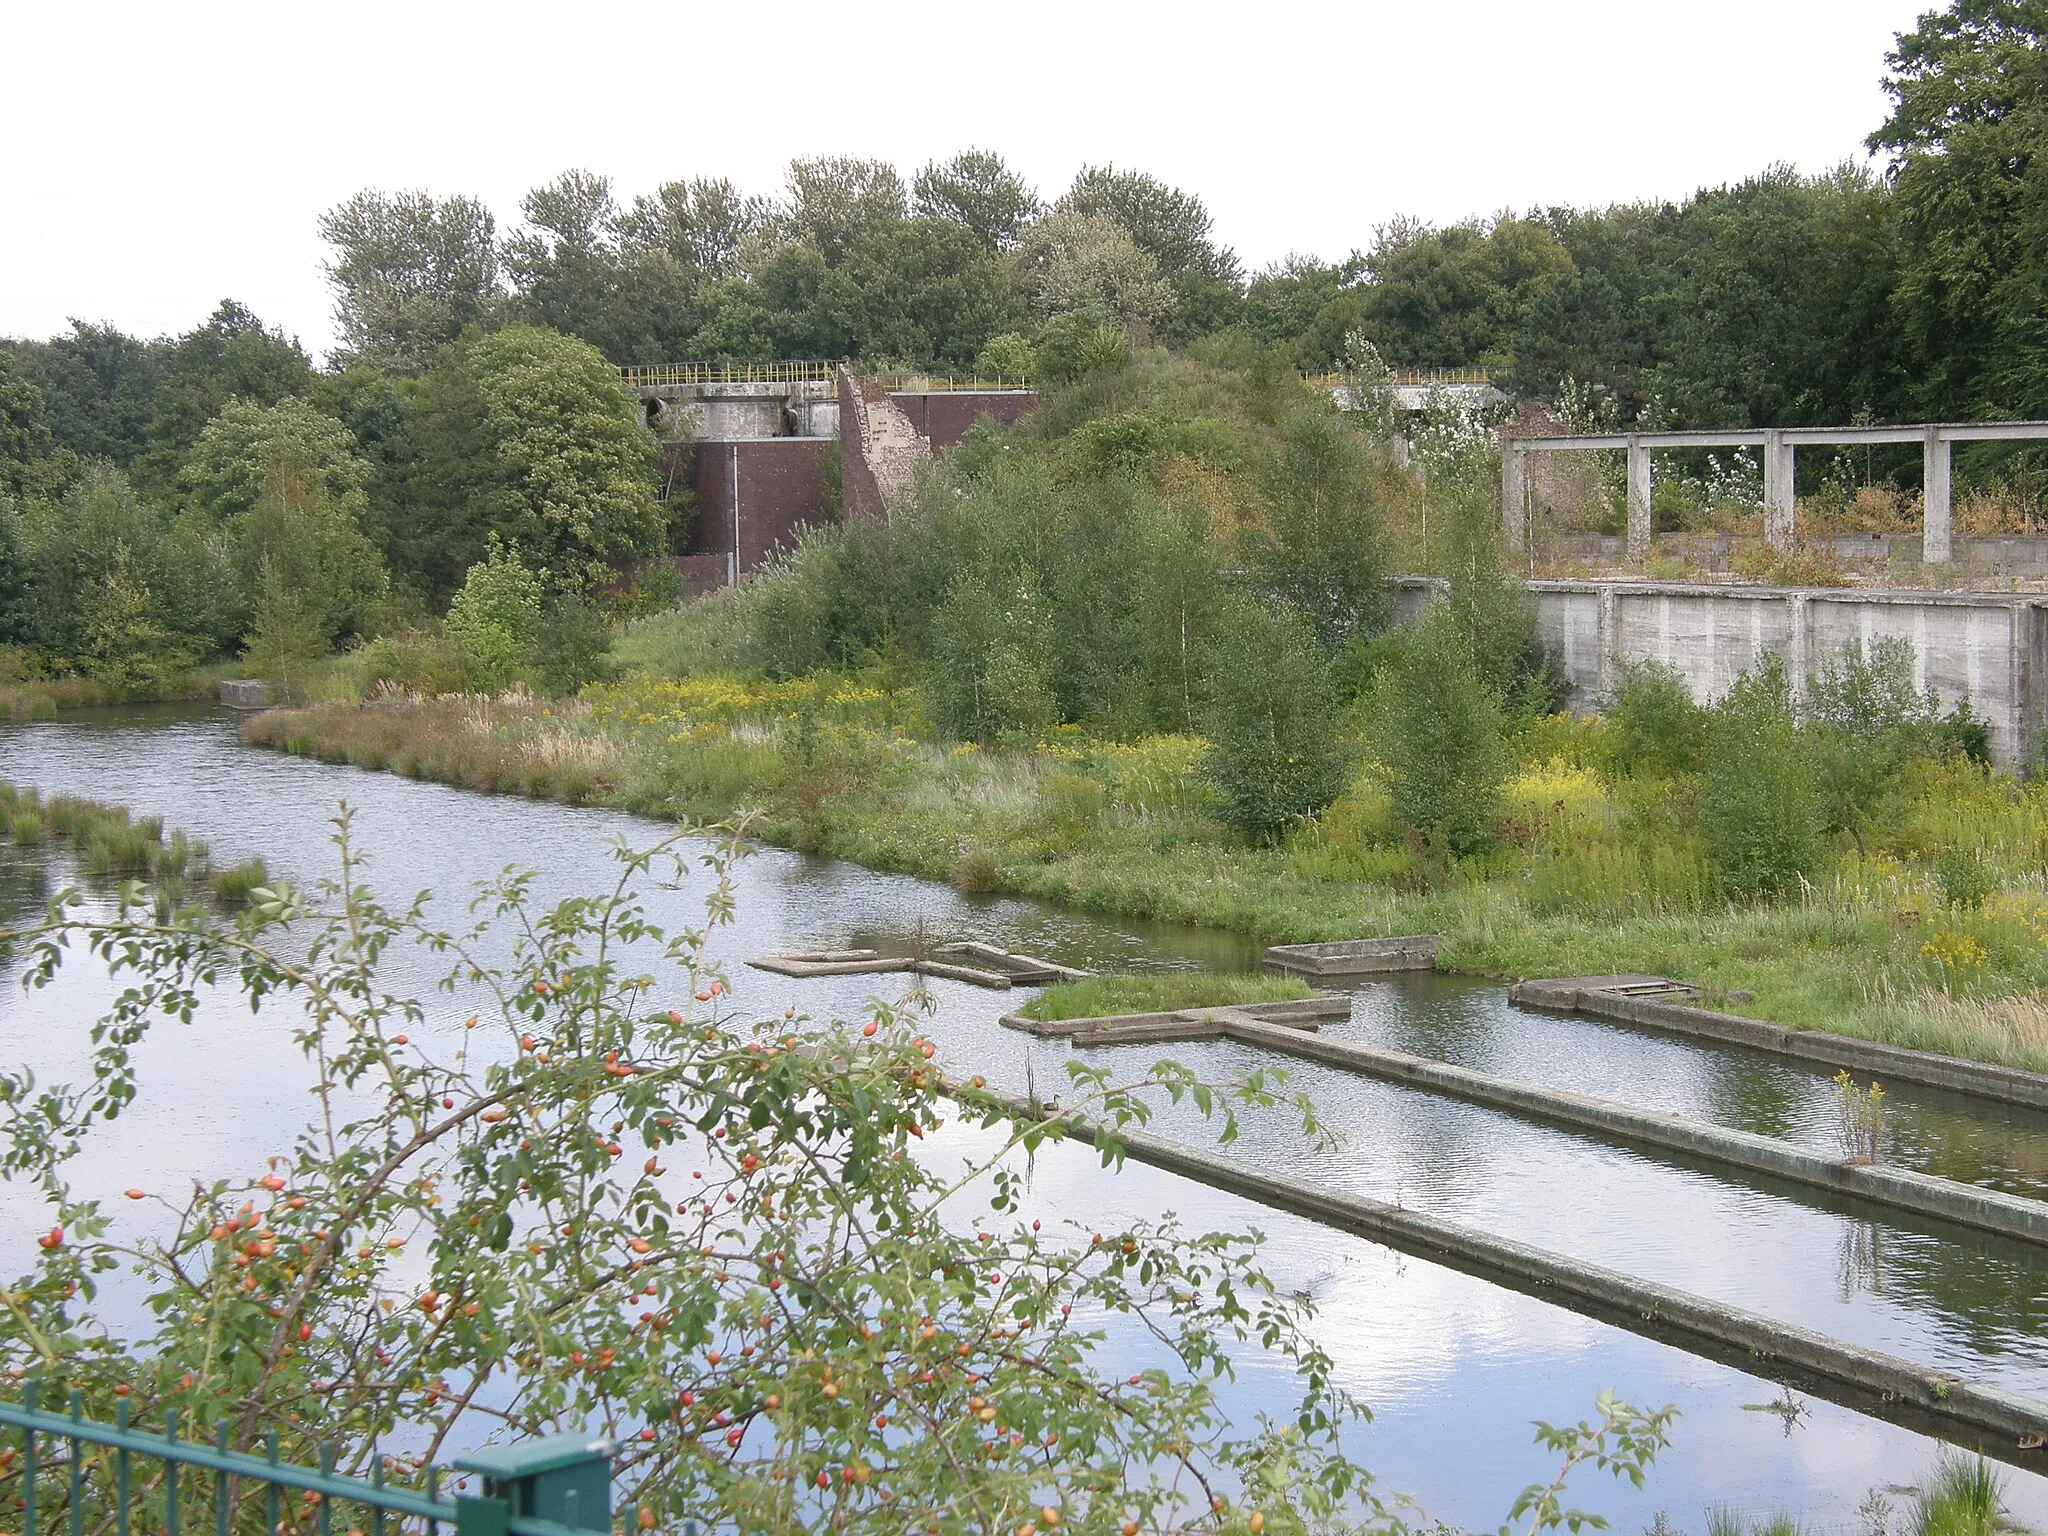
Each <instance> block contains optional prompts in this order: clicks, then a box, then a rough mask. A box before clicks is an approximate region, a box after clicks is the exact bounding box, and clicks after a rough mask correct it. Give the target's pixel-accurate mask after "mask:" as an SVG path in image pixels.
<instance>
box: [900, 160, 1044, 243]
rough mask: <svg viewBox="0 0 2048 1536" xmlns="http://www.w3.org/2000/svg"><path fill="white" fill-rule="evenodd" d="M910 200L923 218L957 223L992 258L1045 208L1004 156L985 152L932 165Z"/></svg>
mask: <svg viewBox="0 0 2048 1536" xmlns="http://www.w3.org/2000/svg"><path fill="white" fill-rule="evenodd" d="M911 198H912V206H913V207H914V208H915V209H916V211H917V213H918V214H919V215H920V216H921V217H923V218H926V219H943V220H946V221H947V222H949V223H953V224H958V225H959V226H960V227H961V228H963V229H965V230H966V231H967V232H968V233H969V234H971V235H973V236H974V238H975V239H976V240H978V241H980V242H981V245H982V248H983V249H984V250H986V251H988V252H990V253H991V254H995V253H997V252H1001V251H1007V250H1009V249H1010V247H1011V246H1013V245H1015V244H1016V243H1017V236H1018V232H1019V231H1020V230H1022V229H1023V227H1024V226H1025V225H1026V224H1027V223H1029V222H1030V221H1031V220H1032V219H1034V218H1036V217H1037V216H1038V214H1039V212H1040V210H1041V208H1042V206H1043V205H1042V204H1040V202H1039V200H1038V194H1037V193H1036V192H1035V191H1033V190H1032V188H1031V186H1030V184H1029V183H1028V182H1026V181H1025V180H1024V178H1023V177H1021V176H1019V175H1018V174H1017V173H1016V172H1015V171H1013V170H1011V169H1010V167H1009V166H1008V165H1006V164H1005V163H1004V162H1003V157H1002V156H1001V155H998V154H994V153H992V152H991V151H989V150H985V149H969V150H963V151H961V153H959V154H957V155H955V156H954V157H953V158H952V159H950V160H948V161H946V162H945V163H944V164H941V163H939V162H938V161H936V160H934V161H931V162H930V163H929V164H927V165H926V166H925V168H924V169H923V170H921V171H919V172H918V173H917V179H916V181H915V182H914V183H912V187H911Z"/></svg>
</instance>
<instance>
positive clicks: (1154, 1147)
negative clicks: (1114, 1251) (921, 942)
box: [948, 1085, 2048, 1467]
mask: <svg viewBox="0 0 2048 1536" xmlns="http://www.w3.org/2000/svg"><path fill="white" fill-rule="evenodd" d="M948 1091H949V1092H955V1093H957V1092H958V1088H957V1085H953V1086H949V1089H948ZM983 1097H987V1098H996V1099H997V1102H999V1103H1001V1104H1002V1105H1003V1106H1004V1107H1005V1108H1006V1109H1008V1110H1009V1111H1010V1112H1012V1113H1023V1114H1031V1115H1038V1116H1043V1115H1044V1114H1045V1111H1044V1110H1042V1109H1040V1108H1038V1107H1036V1106H1031V1105H1027V1104H1025V1103H1024V1102H1023V1101H1021V1100H1012V1099H1007V1098H1000V1097H998V1096H995V1095H983ZM1058 1118H1060V1119H1061V1121H1062V1124H1063V1126H1064V1128H1065V1130H1066V1133H1067V1134H1068V1135H1070V1136H1072V1137H1074V1138H1075V1139H1076V1140H1078V1141H1084V1142H1088V1143H1091V1144H1093V1143H1095V1142H1096V1140H1097V1137H1098V1135H1099V1134H1101V1133H1100V1132H1099V1130H1098V1128H1097V1127H1096V1126H1094V1125H1092V1124H1091V1123H1089V1122H1088V1121H1086V1120H1085V1119H1082V1118H1080V1117H1078V1116H1073V1115H1064V1116H1059V1117H1058ZM1114 1140H1115V1142H1116V1143H1117V1144H1118V1145H1119V1146H1121V1148H1122V1149H1123V1152H1124V1155H1125V1156H1127V1157H1129V1158H1133V1159H1135V1160H1136V1161H1138V1162H1141V1163H1145V1164H1147V1165H1148V1166H1151V1167H1154V1168H1161V1169H1164V1170H1166V1171H1167V1172H1169V1173H1176V1174H1179V1175H1181V1176H1182V1177H1183V1178H1190V1179H1193V1180H1195V1181H1196V1182H1197V1183H1200V1184H1206V1185H1208V1186H1209V1187H1210V1188H1212V1189H1220V1190H1223V1191H1225V1192H1226V1193H1229V1194H1233V1195H1238V1196H1240V1197H1242V1198H1244V1199H1247V1200H1253V1201H1256V1202H1257V1203H1259V1204H1261V1205H1266V1206H1270V1207H1272V1208H1273V1209H1275V1210H1282V1211H1288V1212H1291V1213H1292V1214H1294V1215H1297V1216H1302V1217H1305V1218H1307V1219H1308V1220H1310V1221H1315V1222H1320V1223H1321V1224H1323V1225H1325V1226H1329V1227H1334V1228H1336V1229H1338V1230H1339V1231H1344V1232H1350V1233H1353V1234H1355V1235H1357V1236H1359V1237H1364V1238H1368V1239H1370V1240H1372V1241H1374V1242H1378V1243H1384V1244H1385V1245H1386V1246H1388V1247H1390V1248H1394V1249H1397V1250H1399V1251H1400V1252H1402V1253H1408V1254H1413V1255H1415V1256H1416V1257H1418V1258H1424V1259H1429V1260H1431V1261H1432V1262H1434V1263H1439V1264H1443V1265H1445V1266H1446V1267H1448V1268H1452V1269H1458V1270H1462V1271H1464V1272H1465V1273H1468V1274H1474V1275H1478V1276H1479V1277H1481V1278H1482V1279H1486V1280H1490V1281H1492V1282H1494V1283H1495V1284H1499V1285H1505V1286H1507V1287H1509V1288H1510V1289H1513V1290H1518V1291H1521V1292H1523V1293H1525V1294H1527V1295H1531V1296H1535V1297H1538V1298H1540V1299H1542V1300H1544V1301H1548V1302H1552V1303H1554V1304H1557V1305H1560V1306H1565V1307H1568V1308H1571V1309H1572V1310H1574V1311H1579V1312H1582V1313H1584V1314H1585V1315H1587V1316H1591V1317H1596V1318H1599V1319H1600V1320H1601V1321H1603V1322H1609V1323H1613V1324H1615V1325H1616V1326H1618V1327H1622V1328H1626V1329H1628V1330H1630V1331H1631V1332H1635V1333H1641V1334H1645V1335H1647V1336H1649V1337H1652V1338H1657V1339H1662V1340H1664V1341H1666V1342H1670V1343H1673V1344H1677V1345H1678V1346H1680V1347H1682V1348H1685V1349H1687V1350H1690V1351H1692V1352H1694V1353H1697V1354H1701V1355H1704V1356H1706V1357H1707V1358H1709V1359H1715V1360H1720V1361H1723V1362H1725V1363H1727V1364H1730V1365H1733V1366H1735V1367H1736V1368H1737V1369H1740V1370H1744V1371H1747V1372H1749V1373H1750V1374H1752V1375H1760V1376H1763V1377H1765V1378H1766V1379H1770V1380H1784V1379H1786V1378H1787V1377H1788V1376H1796V1377H1798V1378H1799V1382H1798V1384H1799V1385H1801V1386H1803V1387H1805V1388H1806V1389H1807V1390H1810V1391H1814V1392H1815V1393H1816V1394H1817V1395H1821V1396H1825V1397H1827V1398H1828V1399H1829V1400H1830V1401H1834V1402H1839V1403H1842V1404H1843V1405H1844V1406H1846V1407H1849V1408H1853V1409H1855V1410H1856V1411H1858V1412H1861V1413H1870V1414H1873V1415H1876V1416H1879V1417H1884V1418H1897V1419H1900V1420H1901V1421H1903V1422H1906V1423H1909V1424H1914V1425H1916V1426H1917V1425H1932V1426H1936V1427H1938V1428H1941V1429H1946V1430H1948V1431H1949V1432H1950V1433H1951V1435H1952V1432H1953V1429H1954V1428H1955V1427H1956V1426H1959V1425H1966V1426H1968V1427H1970V1428H1972V1429H1975V1430H1978V1431H1980V1432H1982V1433H1985V1434H1987V1435H1990V1436H1993V1437H1996V1438H1995V1439H1994V1440H1993V1441H1992V1442H1991V1443H1989V1444H1986V1445H1985V1446H1984V1447H1983V1448H1984V1449H1985V1450H1986V1451H1987V1452H1988V1453H1990V1454H1993V1455H1997V1456H2000V1457H2002V1458H2003V1459H2005V1460H2008V1461H2014V1462H2015V1463H2016V1464H2018V1465H2021V1466H2029V1467H2032V1466H2038V1464H2039V1460H2040V1458H2039V1457H2038V1456H2037V1457H2034V1458H2032V1459H2029V1460H2022V1459H2020V1458H2019V1457H2018V1456H2017V1455H2016V1454H2015V1448H2016V1447H2017V1446H2018V1444H2019V1443H2020V1442H2021V1441H2023V1440H2038V1439H2040V1438H2048V1402H2043V1401H2041V1400H2039V1399H2036V1398H2032V1397H2028V1396H2025V1395H2023V1394H2021V1393H2017V1392H2008V1391H2004V1390H2002V1389H2000V1388H1997V1387H1989V1386H1979V1385H1976V1384H1974V1383H1971V1382H1968V1381H1965V1380H1963V1379H1961V1378H1960V1377H1957V1376H1955V1375H1953V1374H1951V1373H1949V1372H1945V1371H1938V1370H1934V1369H1932V1368H1930V1367H1927V1366H1923V1365H1918V1364H1915V1363H1914V1362H1913V1361H1910V1360H1904V1359H1901V1358H1899V1357H1898V1356H1896V1355H1888V1354H1884V1353H1882V1352H1880V1351H1878V1350H1873V1349H1864V1348H1862V1347H1860V1346H1858V1345H1855V1344H1849V1343H1845V1342H1843V1341H1842V1340H1840V1339H1835V1338H1830V1337H1828V1336H1827V1335H1826V1334H1822V1333H1817V1332H1815V1331H1813V1330H1812V1329H1808V1328H1800V1327H1796V1326H1794V1325H1793V1324H1790V1323H1782V1322H1779V1321H1777V1320H1776V1319H1774V1318H1768V1317H1763V1316H1761V1315H1759V1314H1757V1313H1754V1312H1748V1311H1744V1310H1743V1309H1741V1308H1739V1307H1731V1306H1726V1305H1724V1304H1722V1303H1720V1302H1716V1301H1711V1300H1709V1299H1707V1298H1705V1297H1702V1296H1695V1295H1693V1294H1692V1293H1691V1292H1688V1291H1681V1290H1678V1289H1676V1288H1675V1287H1672V1286H1667V1285H1659V1284H1656V1283H1655V1282H1654V1281H1649V1280H1640V1279H1637V1278H1636V1277H1634V1276H1632V1275H1625V1274H1622V1273H1620V1272H1619V1271H1617V1270H1612V1269H1607V1268H1604V1267H1602V1266H1600V1265H1597V1264H1585V1263H1581V1262H1579V1261H1578V1260H1576V1259H1571V1258H1568V1257H1566V1256H1564V1255H1562V1254H1556V1253H1551V1252H1548V1251H1546V1250H1544V1249H1541V1248H1536V1247H1532V1246H1531V1245H1529V1244H1527V1243H1518V1242H1515V1241H1514V1240H1512V1239H1510V1238H1504V1237H1498V1236H1495V1235H1494V1234H1492V1233H1488V1232H1481V1231H1479V1230H1478V1229H1476V1228H1473V1227H1468V1226H1465V1225H1464V1224H1462V1223H1460V1222H1454V1221H1446V1220H1444V1219H1442V1218H1441V1217H1436V1216H1429V1215H1425V1214H1423V1213H1421V1212H1419V1211H1410V1210H1405V1209H1403V1208H1402V1207H1400V1206H1396V1205H1389V1204H1387V1203H1386V1202H1384V1201H1379V1200H1372V1199H1368V1198H1367V1197H1365V1196H1363V1195H1353V1194H1347V1193H1342V1192H1339V1191H1337V1190H1332V1189H1327V1188H1324V1187H1322V1186H1320V1185H1317V1184H1314V1183H1312V1182H1309V1181H1307V1180H1305V1179H1302V1178H1301V1177H1299V1176H1298V1175H1296V1174H1291V1173H1290V1174H1280V1173H1275V1172H1272V1171H1269V1170H1267V1169H1264V1168H1257V1167H1253V1166H1252V1165H1250V1164H1248V1163H1242V1162H1239V1161H1237V1160H1236V1159H1234V1158H1230V1157H1225V1156H1223V1155H1222V1154H1220V1153H1217V1152H1211V1151H1206V1150H1197V1149H1195V1148H1192V1147H1187V1146H1183V1145H1181V1144H1179V1143H1177V1142H1172V1141H1168V1140H1167V1139H1166V1138H1164V1137H1161V1136H1154V1135H1151V1134H1149V1133H1147V1132H1143V1131H1133V1130H1120V1131H1117V1132H1115V1133H1114Z"/></svg>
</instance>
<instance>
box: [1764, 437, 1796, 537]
mask: <svg viewBox="0 0 2048 1536" xmlns="http://www.w3.org/2000/svg"><path fill="white" fill-rule="evenodd" d="M1797 518H1798V503H1797V498H1796V495H1795V492H1794V480H1793V470H1792V444H1790V443H1788V442H1786V441H1785V434H1784V433H1783V432H1782V431H1779V430H1778V429H1776V428H1772V429H1771V430H1770V431H1768V432H1766V433H1765V434H1764V539H1765V540H1766V541H1767V542H1768V543H1769V544H1770V546H1771V548H1773V549H1775V550H1779V551H1788V550H1790V549H1791V548H1792V544H1793V541H1794V539H1795V538H1796V537H1797V535H1798V530H1797V528H1796V526H1795V524H1796V522H1797Z"/></svg>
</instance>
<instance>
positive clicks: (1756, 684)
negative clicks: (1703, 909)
mask: <svg viewBox="0 0 2048 1536" xmlns="http://www.w3.org/2000/svg"><path fill="white" fill-rule="evenodd" d="M1699 821H1700V833H1701V835H1702V836H1703V837H1704V838H1705V840H1706V845H1707V852H1708V854H1709V855H1710V856H1711V857H1712V858H1713V860H1714V863H1715V865H1716V866H1717V867H1718V869H1719V870H1720V874H1721V886H1722V889H1723V891H1724V892H1726V893H1727V894H1728V895H1729V896H1731V897H1737V898H1741V899H1744V900H1753V899H1755V898H1758V897H1762V896H1771V895H1776V894H1779V893H1781V892H1784V891H1786V890H1789V889H1791V888H1792V887H1794V886H1796V885H1797V884H1798V883H1799V881H1800V880H1801V879H1803V878H1805V877H1806V876H1807V875H1809V874H1811V873H1812V872H1813V870H1814V869H1815V868H1816V867H1817V866H1818V864H1819V862H1820V858H1821V853H1822V842H1821V838H1822V832H1823V830H1824V827H1825V818H1824V815H1823V808H1822V803H1821V797H1820V791H1819V787H1818V785H1817V783H1816V781H1815V774H1814V767H1813V762H1812V759H1811V757H1810V755H1809V754H1808V751H1807V747H1806V743H1805V742H1803V741H1802V740H1801V739H1800V737H1799V733H1798V731H1797V730H1796V729H1795V728H1794V726H1793V721H1792V705H1791V700H1790V697H1789V690H1788V689H1787V686H1786V682H1785V667H1784V663H1783V662H1782V661H1781V660H1780V659H1779V657H1778V655H1777V653H1776V652H1775V651H1765V652H1764V653H1763V654H1762V655H1761V657H1760V658H1759V660H1758V663H1757V665H1756V667H1755V668H1753V669H1752V670H1750V671H1748V672H1745V673H1743V675H1742V676H1741V677H1740V678H1738V679H1737V680H1736V682H1735V686H1734V687H1732V688H1730V689H1729V690H1728V695H1727V697H1726V698H1724V699H1723V700H1722V701H1721V703H1720V704H1719V705H1718V706H1717V707H1716V709H1715V710H1714V719H1713V724H1712V727H1711V729H1710V730H1709V733H1708V756H1707V767H1706V773H1705V776H1704V778H1703V780H1702V782H1701V785H1700V804H1699Z"/></svg>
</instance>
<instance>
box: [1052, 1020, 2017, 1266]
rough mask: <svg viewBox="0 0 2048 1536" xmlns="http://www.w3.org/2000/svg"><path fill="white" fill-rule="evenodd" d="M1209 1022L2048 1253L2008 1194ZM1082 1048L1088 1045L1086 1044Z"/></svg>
mask: <svg viewBox="0 0 2048 1536" xmlns="http://www.w3.org/2000/svg"><path fill="white" fill-rule="evenodd" d="M1189 1013H1190V1015H1191V1016H1192V1015H1194V1014H1196V1013H1200V1014H1202V1015H1204V1022H1214V1023H1218V1024H1221V1025H1222V1026H1223V1034H1224V1036H1225V1038H1227V1039H1231V1040H1237V1041H1240V1042H1242V1043H1244V1044H1247V1045H1258V1046H1263V1047H1264V1048H1265V1049H1267V1050H1269V1051H1276V1052H1278V1053H1280V1054H1282V1055H1286V1056H1298V1057H1301V1058H1302V1059H1304V1060H1307V1061H1319V1062H1322V1063H1323V1064H1324V1065H1326V1066H1333V1067H1339V1068H1343V1069H1344V1070H1347V1071H1351V1072H1360V1073H1363V1074H1364V1075H1366V1076H1368V1077H1377V1078H1383V1079H1385V1080H1386V1081H1388V1082H1393V1083H1399V1084H1401V1085H1402V1086H1404V1087H1409V1088H1419V1089H1421V1090H1422V1091H1424V1092H1426V1093H1441V1094H1447V1095H1449V1096H1450V1097H1452V1098H1459V1099H1465V1100H1468V1101H1469V1102H1471V1103H1474V1104H1484V1105H1486V1106H1487V1107H1489V1108H1491V1109H1504V1110H1508V1111H1510V1112H1512V1113H1515V1114H1520V1115H1527V1116H1530V1117H1532V1118H1534V1119H1538V1120H1548V1121H1550V1122H1551V1123H1553V1124H1556V1125H1565V1126H1570V1127H1572V1128H1573V1129H1574V1130H1581V1131H1591V1132H1593V1133H1594V1134H1595V1135H1599V1136H1606V1137H1611V1138H1618V1139H1620V1140H1623V1141H1630V1142H1634V1143H1636V1144H1637V1145H1639V1146H1649V1147H1656V1148H1658V1149H1660V1150H1662V1151H1665V1152H1676V1153H1678V1154H1679V1155H1681V1156H1683V1157H1691V1158H1697V1159H1699V1160H1700V1161H1702V1162H1709V1163H1719V1164H1722V1165H1724V1166H1726V1167H1731V1168H1740V1169H1742V1170H1744V1171H1745V1172H1748V1173H1754V1174H1761V1175H1763V1176H1764V1177H1766V1178H1774V1179H1783V1180H1785V1181H1787V1182H1788V1183H1793V1184H1803V1185H1805V1186H1807V1187H1808V1188H1811V1189H1823V1190H1827V1191H1829V1192H1830V1193H1833V1194H1848V1195H1854V1196H1856V1197H1857V1198H1859V1199H1862V1200H1867V1201H1869V1202H1871V1203H1872V1204H1874V1205H1884V1206H1889V1207H1891V1208H1892V1209H1893V1210H1900V1211H1910V1212H1911V1213H1913V1214H1914V1215H1916V1216H1931V1217H1934V1218H1936V1219H1938V1220H1941V1221H1950V1222H1954V1223H1956V1224H1957V1225H1959V1226H1966V1227H1974V1228H1976V1229H1977V1230H1978V1231H1981V1232H1996V1233H1998V1234H1999V1235H2000V1236H2001V1237H2008V1238H2013V1239H2016V1240H2017V1241H2019V1242H2023V1243H2034V1244H2040V1245H2048V1204H2043V1203H2042V1202H2041V1201H2039V1200H2028V1199H2025V1198H2023V1197H2021V1196H2019V1195H2008V1194H2005V1193H2003V1192H2002V1191H1999V1190H1992V1189H1979V1188H1978V1187H1977V1186H1975V1185H1972V1184H1959V1183H1957V1182H1955V1181H1954V1180H1952V1179H1942V1178H1936V1177H1934V1176H1933V1175H1932V1174H1925V1173H1916V1172H1914V1171H1912V1170H1911V1169H1906V1168H1888V1167H1885V1166H1884V1165H1883V1164H1876V1163H1852V1162H1846V1161H1843V1160H1841V1159H1838V1158H1828V1157H1822V1156H1820V1155H1819V1154H1818V1153H1814V1152H1809V1151H1807V1150H1806V1148H1804V1147H1800V1146H1795V1145H1794V1144H1792V1143H1791V1142H1787V1141H1779V1140H1777V1139H1776V1138H1774V1137H1770V1136H1757V1135H1753V1134H1751V1133H1750V1132H1748V1131H1731V1130H1729V1129H1727V1128H1726V1127H1724V1126H1718V1125H1708V1124H1705V1123H1704V1122H1701V1121H1698V1120H1688V1119H1686V1118H1685V1117H1684V1116H1682V1115H1667V1114H1660V1113H1657V1112H1656V1111H1653V1110H1644V1109H1635V1108H1632V1107H1631V1106H1629V1105H1626V1104H1616V1103H1613V1102H1611V1101H1609V1100H1606V1099H1596V1098H1592V1097H1590V1096H1589V1095H1587V1094H1582V1093H1567V1092H1564V1091H1562V1090H1560V1089H1555V1088H1538V1087H1535V1086H1533V1085H1531V1084H1527V1083H1517V1082H1514V1081H1511V1080H1510V1079H1508V1078H1504V1077H1495V1076H1493V1075H1491V1074H1490V1073H1486V1072H1474V1071H1472V1070H1471V1069H1470V1068H1468V1067H1455V1066H1452V1065H1451V1064H1450V1063H1448V1062H1442V1061H1432V1060H1430V1059H1428V1058H1427V1057H1423V1056H1411V1055H1409V1054H1408V1053H1406V1052H1405V1051H1390V1050H1386V1049H1383V1048H1382V1047H1379V1046H1372V1045H1366V1044H1364V1043H1363V1042H1361V1041H1357V1040H1339V1039H1334V1038H1330V1037H1328V1036H1324V1035H1317V1034H1307V1033H1303V1032H1302V1031H1299V1030H1291V1029H1282V1028H1276V1027H1275V1026H1273V1025H1272V1024H1269V1023H1267V1022H1265V1021H1263V1020H1259V1019H1254V1018H1250V1017H1247V1016H1244V1015H1242V1014H1240V1013H1238V1012H1237V1010H1235V1009H1223V1008H1215V1009H1205V1010H1195V1009H1190V1010H1189ZM1076 1043H1077V1044H1081V1045H1086V1044H1088V1043H1090V1042H1089V1041H1088V1039H1087V1038H1086V1037H1085V1036H1078V1037H1076Z"/></svg>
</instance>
